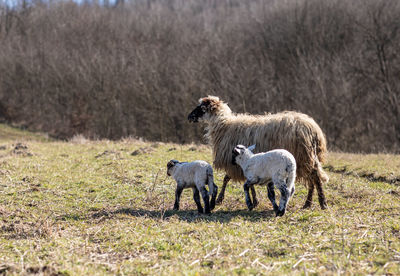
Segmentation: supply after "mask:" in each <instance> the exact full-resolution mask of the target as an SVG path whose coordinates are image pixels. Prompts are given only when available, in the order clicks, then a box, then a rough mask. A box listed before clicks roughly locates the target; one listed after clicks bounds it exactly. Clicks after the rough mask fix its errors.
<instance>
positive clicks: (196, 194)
mask: <svg viewBox="0 0 400 276" xmlns="http://www.w3.org/2000/svg"><path fill="white" fill-rule="evenodd" d="M193 199H194V202H196V205H197V211H198V212H199V213H200V214H202V213H203V207H201V202H200V193H199V190H198V189H197V188H196V187H194V188H193Z"/></svg>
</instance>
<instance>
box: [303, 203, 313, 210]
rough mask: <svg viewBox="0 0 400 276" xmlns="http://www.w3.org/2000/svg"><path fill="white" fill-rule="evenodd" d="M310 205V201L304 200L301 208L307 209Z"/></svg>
mask: <svg viewBox="0 0 400 276" xmlns="http://www.w3.org/2000/svg"><path fill="white" fill-rule="evenodd" d="M310 207H311V201H306V203H304V206H303V209H308V208H310Z"/></svg>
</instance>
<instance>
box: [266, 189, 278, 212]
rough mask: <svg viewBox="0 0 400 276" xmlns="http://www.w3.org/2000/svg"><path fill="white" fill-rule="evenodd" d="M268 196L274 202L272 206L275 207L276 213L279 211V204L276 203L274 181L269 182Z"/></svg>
mask: <svg viewBox="0 0 400 276" xmlns="http://www.w3.org/2000/svg"><path fill="white" fill-rule="evenodd" d="M268 198H269V200H270V201H271V203H272V207H273V208H274V212H275V214H276V213H277V212H278V205H277V204H276V201H275V188H274V183H272V182H269V183H268Z"/></svg>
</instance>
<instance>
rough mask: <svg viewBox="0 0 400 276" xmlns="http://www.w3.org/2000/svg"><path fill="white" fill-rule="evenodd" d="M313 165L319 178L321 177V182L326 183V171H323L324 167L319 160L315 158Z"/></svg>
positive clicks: (327, 177)
mask: <svg viewBox="0 0 400 276" xmlns="http://www.w3.org/2000/svg"><path fill="white" fill-rule="evenodd" d="M315 166H316V169H317V174H318V177H319V179H321V181H322V182H323V183H328V181H329V176H328V175H327V174H326V172H324V169H323V168H322V165H321V162H319V161H318V160H316V162H315Z"/></svg>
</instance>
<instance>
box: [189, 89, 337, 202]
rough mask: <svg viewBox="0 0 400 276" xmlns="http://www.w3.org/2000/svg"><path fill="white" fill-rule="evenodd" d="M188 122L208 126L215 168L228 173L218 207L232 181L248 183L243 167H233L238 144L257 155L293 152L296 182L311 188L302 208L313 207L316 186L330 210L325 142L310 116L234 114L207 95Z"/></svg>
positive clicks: (287, 112) (321, 198) (290, 112)
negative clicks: (251, 148) (325, 188)
mask: <svg viewBox="0 0 400 276" xmlns="http://www.w3.org/2000/svg"><path fill="white" fill-rule="evenodd" d="M188 120H189V121H190V122H198V121H205V122H206V123H207V127H206V134H205V137H206V138H207V140H208V142H209V144H210V145H211V146H212V150H213V157H214V168H216V169H222V170H224V171H225V173H226V175H225V178H224V182H223V185H222V188H221V192H220V194H219V196H218V199H217V204H218V203H220V202H222V200H223V198H224V193H225V188H226V186H227V184H228V182H229V180H230V179H232V180H233V181H243V180H245V179H244V176H243V172H242V170H241V169H240V167H238V166H234V165H232V162H231V161H232V149H233V148H234V147H235V146H236V145H238V144H242V145H253V144H256V149H257V150H256V151H258V152H263V151H264V152H265V151H268V150H272V149H285V150H287V151H289V152H291V153H292V154H293V156H294V157H295V159H296V163H297V179H298V180H300V181H303V182H304V183H305V184H307V186H308V195H307V199H306V201H305V204H304V206H303V208H308V207H310V206H311V203H312V196H313V192H314V187H316V188H317V192H318V198H319V204H320V206H321V208H322V209H325V208H326V207H327V204H326V199H325V195H324V191H323V187H322V186H323V183H327V182H328V180H329V177H328V176H327V175H326V173H325V172H324V170H323V169H322V165H321V163H322V162H323V161H324V155H325V153H326V151H327V149H326V139H325V136H324V133H323V132H322V130H321V128H320V127H319V126H318V124H317V123H316V122H315V121H314V120H313V119H312V118H311V117H309V116H307V115H306V114H302V113H298V112H292V111H285V112H281V113H276V114H265V115H249V114H234V113H233V112H232V111H231V109H230V108H229V106H228V105H227V104H226V103H224V102H223V101H221V100H220V99H219V98H218V97H214V96H208V97H205V98H201V99H200V103H199V105H198V106H197V107H196V108H195V109H194V110H193V111H192V112H191V113H190V114H189V116H188ZM252 193H253V204H255V205H256V204H257V199H256V196H255V191H254V190H253V189H252Z"/></svg>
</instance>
